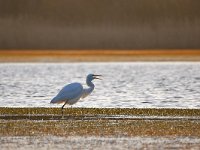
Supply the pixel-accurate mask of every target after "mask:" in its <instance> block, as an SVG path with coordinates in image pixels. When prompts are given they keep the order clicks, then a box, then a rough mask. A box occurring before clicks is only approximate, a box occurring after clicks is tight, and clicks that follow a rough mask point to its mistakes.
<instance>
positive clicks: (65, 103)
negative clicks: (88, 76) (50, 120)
mask: <svg viewBox="0 0 200 150" xmlns="http://www.w3.org/2000/svg"><path fill="white" fill-rule="evenodd" d="M66 104H67V102H65V103H64V105H63V106H62V107H61V111H62V118H64V116H63V108H64V107H65V105H66Z"/></svg>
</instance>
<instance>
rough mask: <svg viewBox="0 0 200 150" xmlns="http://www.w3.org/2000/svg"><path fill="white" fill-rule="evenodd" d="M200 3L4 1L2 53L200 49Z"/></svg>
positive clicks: (0, 29)
mask: <svg viewBox="0 0 200 150" xmlns="http://www.w3.org/2000/svg"><path fill="white" fill-rule="evenodd" d="M199 48H200V1H199V0H58V1H55V0H0V49H4V50H5V49H199Z"/></svg>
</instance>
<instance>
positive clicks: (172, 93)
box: [0, 62, 200, 108]
mask: <svg viewBox="0 0 200 150" xmlns="http://www.w3.org/2000/svg"><path fill="white" fill-rule="evenodd" d="M0 70H1V73H0V107H60V106H61V105H57V104H54V105H53V104H49V102H50V100H51V99H52V97H54V96H55V95H56V94H57V92H58V91H59V90H60V89H61V88H62V87H63V86H64V85H66V84H68V83H71V82H80V83H82V84H83V85H84V87H87V86H86V84H85V78H86V76H87V74H89V73H94V74H102V75H103V80H96V81H94V84H95V90H94V92H93V93H92V94H91V95H90V96H88V97H87V98H85V99H84V100H81V101H80V102H78V103H77V104H75V105H73V107H122V108H123V107H130V108H132V107H135V108H145V107H150V108H163V107H164V108H199V107H200V63H199V62H130V63H129V62H127V63H119V62H118V63H1V64H0Z"/></svg>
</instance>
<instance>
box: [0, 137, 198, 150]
mask: <svg viewBox="0 0 200 150" xmlns="http://www.w3.org/2000/svg"><path fill="white" fill-rule="evenodd" d="M199 143H200V139H199V138H195V137H79V136H75V137H56V136H19V137H18V136H17V137H11V136H6V137H0V144H1V149H2V150H4V149H5V150H7V149H20V150H29V149H37V150H40V149H56V150H58V149H95V150H101V149H118V150H123V149H158V150H159V149H187V150H188V149H194V150H196V149H199V146H200V144H199Z"/></svg>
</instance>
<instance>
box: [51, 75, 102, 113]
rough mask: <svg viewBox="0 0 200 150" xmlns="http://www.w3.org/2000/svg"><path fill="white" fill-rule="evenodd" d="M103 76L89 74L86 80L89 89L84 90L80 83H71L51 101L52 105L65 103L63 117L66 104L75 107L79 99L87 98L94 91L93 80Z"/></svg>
mask: <svg viewBox="0 0 200 150" xmlns="http://www.w3.org/2000/svg"><path fill="white" fill-rule="evenodd" d="M99 76H101V75H94V74H89V75H88V76H87V78H86V83H87V85H88V86H89V88H86V89H84V88H83V86H82V85H81V84H80V83H77V82H75V83H71V84H68V85H66V86H64V87H63V88H62V90H61V91H60V92H59V93H58V94H57V95H56V96H55V97H54V98H53V99H52V100H51V103H58V104H59V103H64V105H63V106H62V108H61V109H62V116H63V108H64V106H65V105H66V104H69V105H73V104H75V103H76V102H78V100H79V99H81V98H85V97H86V96H88V95H89V94H90V93H92V91H93V90H94V87H95V86H94V84H93V83H92V80H94V79H100V78H98V77H99Z"/></svg>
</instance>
